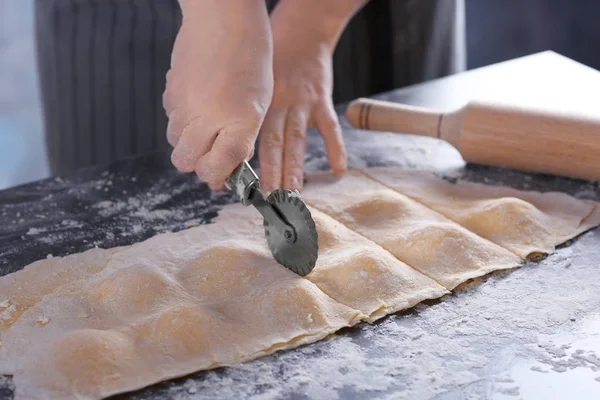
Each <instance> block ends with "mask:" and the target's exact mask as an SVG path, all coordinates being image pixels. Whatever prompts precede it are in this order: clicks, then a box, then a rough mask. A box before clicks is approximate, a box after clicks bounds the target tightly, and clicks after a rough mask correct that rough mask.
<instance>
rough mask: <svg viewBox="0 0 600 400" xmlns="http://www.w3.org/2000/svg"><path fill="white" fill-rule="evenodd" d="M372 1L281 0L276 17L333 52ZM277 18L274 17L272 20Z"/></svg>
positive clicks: (291, 28) (276, 10)
mask: <svg viewBox="0 0 600 400" xmlns="http://www.w3.org/2000/svg"><path fill="white" fill-rule="evenodd" d="M368 2H369V0H326V1H323V0H280V1H279V4H278V5H277V7H276V8H275V10H274V11H273V14H277V15H274V17H276V18H281V20H285V21H286V22H287V23H288V26H289V29H290V30H300V29H301V30H302V31H303V34H304V35H310V36H312V37H313V38H314V39H315V40H317V41H320V42H323V43H326V45H327V46H328V47H330V48H331V50H333V48H335V46H336V44H337V42H338V40H339V38H340V36H341V34H342V32H343V31H344V29H345V27H346V25H347V24H348V22H349V21H350V19H352V17H353V16H354V15H355V14H356V13H357V12H358V11H359V10H360V9H361V8H362V7H363V6H364V5H365V4H367V3H368ZM272 18H273V17H272Z"/></svg>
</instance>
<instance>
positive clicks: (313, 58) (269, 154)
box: [259, 1, 347, 193]
mask: <svg viewBox="0 0 600 400" xmlns="http://www.w3.org/2000/svg"><path fill="white" fill-rule="evenodd" d="M298 3H302V4H301V5H300V9H299V8H298V7H297V6H298V5H299V4H298ZM303 5H304V3H303V2H296V1H288V2H285V1H282V2H280V4H279V5H278V6H277V7H276V8H275V10H274V11H273V12H272V13H271V29H272V32H273V52H274V53H273V77H274V90H273V99H272V101H271V105H270V108H269V109H268V111H267V114H266V116H265V120H264V122H263V125H262V128H261V130H260V134H259V140H260V142H259V160H260V170H261V172H260V174H261V185H262V186H263V188H264V191H265V193H269V192H271V191H273V190H274V189H277V188H286V189H292V190H294V189H297V190H302V181H303V177H304V156H305V153H306V130H307V128H310V127H312V126H313V125H314V126H316V127H317V128H318V129H319V131H320V133H321V135H322V137H323V139H324V141H325V146H326V148H327V154H328V159H329V164H330V166H331V168H332V169H333V171H334V172H336V173H342V172H344V171H345V170H346V168H347V157H346V150H345V146H344V140H343V138H342V131H341V128H340V124H339V120H338V116H337V114H336V112H335V110H334V107H333V102H332V97H331V96H332V90H333V71H332V58H333V50H334V47H335V41H336V40H337V37H332V36H334V35H332V34H330V33H328V32H327V29H324V28H329V26H327V24H324V21H315V18H314V14H313V15H306V16H305V15H302V11H301V10H302V6H303ZM293 7H295V8H293ZM306 17H308V18H306ZM317 20H318V18H317ZM311 21H313V22H311ZM311 24H313V26H311ZM332 42H333V43H332Z"/></svg>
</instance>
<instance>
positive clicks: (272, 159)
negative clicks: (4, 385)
mask: <svg viewBox="0 0 600 400" xmlns="http://www.w3.org/2000/svg"><path fill="white" fill-rule="evenodd" d="M284 128H285V111H284V110H282V109H276V110H269V111H268V112H267V115H266V117H265V120H264V122H263V124H262V128H261V129H260V136H259V144H258V159H259V161H260V180H261V186H262V188H263V190H264V193H265V194H267V193H271V192H272V191H273V190H275V189H277V188H279V187H281V184H282V182H281V176H282V168H283V130H284Z"/></svg>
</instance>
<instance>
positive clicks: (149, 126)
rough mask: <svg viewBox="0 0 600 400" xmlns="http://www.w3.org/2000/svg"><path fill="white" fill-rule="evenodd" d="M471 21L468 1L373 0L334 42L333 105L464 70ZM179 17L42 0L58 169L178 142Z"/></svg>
mask: <svg viewBox="0 0 600 400" xmlns="http://www.w3.org/2000/svg"><path fill="white" fill-rule="evenodd" d="M275 3H276V1H273V0H267V7H268V8H269V10H271V9H272V8H273V6H274V5H275ZM463 19H464V0H371V2H370V3H368V4H367V5H366V6H365V7H364V8H363V9H362V10H361V12H360V13H359V14H357V15H356V16H355V17H354V18H353V20H352V21H351V22H350V24H349V26H348V27H347V29H346V30H345V32H344V34H343V35H342V37H341V38H340V42H339V44H338V46H337V48H336V51H335V55H334V77H335V78H334V79H335V81H334V95H333V97H334V101H335V102H342V101H348V100H351V99H353V98H356V97H359V96H366V95H369V94H373V93H377V92H382V91H387V90H391V89H394V88H398V87H402V86H405V85H409V84H413V83H417V82H421V81H424V80H428V79H433V78H437V77H441V76H445V75H448V74H452V73H456V72H460V71H462V70H464V69H465V59H466V56H465V50H464V47H465V37H464V21H463ZM180 23H181V14H180V9H179V5H178V3H177V0H36V38H37V49H38V70H39V76H40V87H41V95H42V104H43V111H44V125H45V132H46V136H45V137H46V145H47V149H48V158H49V161H50V168H51V173H52V174H53V175H56V174H67V173H70V172H72V171H73V170H74V169H76V168H79V167H83V166H88V165H93V164H103V163H108V162H111V161H114V160H117V159H122V158H125V157H129V156H134V155H138V154H146V153H149V152H152V151H157V150H168V149H169V148H170V147H169V146H168V144H167V141H166V138H165V129H166V124H167V119H166V117H165V113H164V111H163V108H162V93H163V91H164V84H165V74H166V72H167V70H168V67H169V63H170V56H171V50H172V46H173V42H174V40H175V36H176V34H177V30H178V28H179V25H180Z"/></svg>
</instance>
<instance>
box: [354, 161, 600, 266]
mask: <svg viewBox="0 0 600 400" xmlns="http://www.w3.org/2000/svg"><path fill="white" fill-rule="evenodd" d="M365 172H366V173H367V174H368V175H369V176H371V177H372V178H374V179H376V180H378V181H379V182H381V183H383V184H384V185H387V186H389V187H390V188H392V189H395V190H397V191H399V192H401V193H404V194H406V195H407V196H410V197H411V198H413V199H415V200H416V201H418V202H420V203H423V204H424V205H426V206H427V207H430V208H432V209H434V210H436V211H438V212H440V213H441V214H444V215H445V216H446V217H448V218H450V219H452V220H454V221H456V222H458V223H459V224H461V225H462V226H464V227H465V228H467V229H469V230H471V231H472V232H474V233H476V234H478V235H479V236H482V237H484V238H486V239H489V240H491V241H493V242H494V243H497V244H499V245H500V246H502V247H505V248H506V249H508V250H510V251H512V252H513V253H515V254H517V255H519V256H520V257H524V258H527V257H530V256H532V255H533V256H535V255H538V254H548V253H551V252H552V251H554V248H555V246H556V245H557V244H562V243H564V242H566V241H567V240H569V239H571V238H573V237H574V236H576V235H578V234H579V233H581V232H585V231H587V230H588V229H590V228H591V227H593V226H596V225H598V224H600V207H596V203H594V202H591V201H582V200H578V199H576V198H574V197H571V196H568V195H566V194H564V193H558V192H547V193H540V192H535V191H519V190H516V189H513V188H508V187H504V186H491V185H484V184H480V183H472V182H458V183H455V184H453V183H450V182H447V181H445V180H442V179H440V178H438V177H436V176H435V175H433V174H432V173H431V172H427V171H406V170H401V169H398V168H376V169H371V170H368V171H365Z"/></svg>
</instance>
